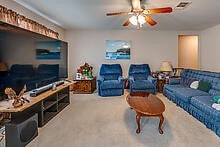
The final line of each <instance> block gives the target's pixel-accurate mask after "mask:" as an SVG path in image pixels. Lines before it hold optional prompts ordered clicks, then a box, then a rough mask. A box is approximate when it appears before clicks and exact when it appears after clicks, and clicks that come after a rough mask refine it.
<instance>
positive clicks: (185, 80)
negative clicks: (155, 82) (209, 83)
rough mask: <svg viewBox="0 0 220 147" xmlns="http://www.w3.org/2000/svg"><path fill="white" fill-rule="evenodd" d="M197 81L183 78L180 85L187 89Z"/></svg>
mask: <svg viewBox="0 0 220 147" xmlns="http://www.w3.org/2000/svg"><path fill="white" fill-rule="evenodd" d="M194 81H196V80H195V79H191V78H181V79H180V84H181V85H183V86H186V87H190V84H191V83H192V82H194Z"/></svg>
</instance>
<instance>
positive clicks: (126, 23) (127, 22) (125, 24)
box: [123, 19, 131, 26]
mask: <svg viewBox="0 0 220 147" xmlns="http://www.w3.org/2000/svg"><path fill="white" fill-rule="evenodd" d="M130 23H131V22H130V21H129V19H128V20H127V21H126V22H125V23H124V24H123V26H128V25H129V24H130Z"/></svg>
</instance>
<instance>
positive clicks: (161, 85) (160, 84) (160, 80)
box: [157, 79, 168, 93]
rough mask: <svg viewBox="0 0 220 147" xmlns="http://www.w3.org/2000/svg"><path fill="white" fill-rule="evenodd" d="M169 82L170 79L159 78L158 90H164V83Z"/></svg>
mask: <svg viewBox="0 0 220 147" xmlns="http://www.w3.org/2000/svg"><path fill="white" fill-rule="evenodd" d="M167 83H168V79H157V90H158V92H159V93H162V92H163V87H164V84H167Z"/></svg>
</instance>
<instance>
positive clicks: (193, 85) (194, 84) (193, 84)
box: [190, 81, 199, 89]
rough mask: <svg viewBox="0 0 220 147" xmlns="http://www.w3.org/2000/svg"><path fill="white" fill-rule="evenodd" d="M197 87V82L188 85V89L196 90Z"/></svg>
mask: <svg viewBox="0 0 220 147" xmlns="http://www.w3.org/2000/svg"><path fill="white" fill-rule="evenodd" d="M198 87H199V81H194V82H192V83H191V84H190V88H193V89H197V88H198Z"/></svg>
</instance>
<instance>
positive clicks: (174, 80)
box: [169, 78, 180, 85]
mask: <svg viewBox="0 0 220 147" xmlns="http://www.w3.org/2000/svg"><path fill="white" fill-rule="evenodd" d="M175 84H180V78H169V85H175Z"/></svg>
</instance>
